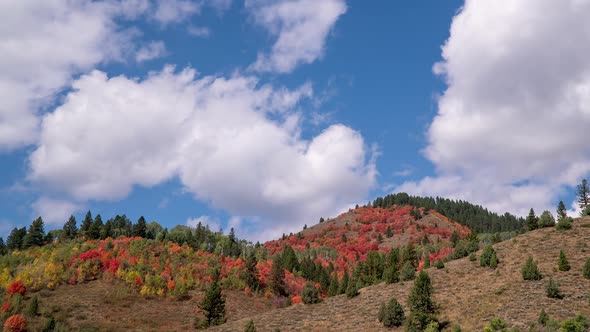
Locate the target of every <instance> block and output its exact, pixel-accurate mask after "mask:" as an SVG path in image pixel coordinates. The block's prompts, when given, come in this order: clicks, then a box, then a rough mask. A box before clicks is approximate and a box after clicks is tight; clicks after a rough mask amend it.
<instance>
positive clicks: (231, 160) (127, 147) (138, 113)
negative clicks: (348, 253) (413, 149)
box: [30, 67, 376, 232]
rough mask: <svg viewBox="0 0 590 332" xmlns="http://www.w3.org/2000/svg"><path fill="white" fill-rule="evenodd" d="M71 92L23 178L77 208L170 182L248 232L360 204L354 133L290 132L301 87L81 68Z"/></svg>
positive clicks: (358, 146)
mask: <svg viewBox="0 0 590 332" xmlns="http://www.w3.org/2000/svg"><path fill="white" fill-rule="evenodd" d="M72 86H73V91H72V92H71V93H69V94H68V95H67V98H66V101H65V103H64V104H63V105H61V106H59V107H58V108H57V109H56V110H55V111H54V112H53V113H51V114H48V115H46V116H45V118H44V119H43V123H42V131H41V138H40V143H39V146H38V148H37V149H36V150H35V151H34V152H33V153H32V155H31V158H30V165H31V173H30V179H31V180H32V181H34V182H35V183H38V184H41V185H44V186H47V187H50V188H51V189H54V190H60V191H62V192H64V193H66V194H68V195H71V196H72V197H74V198H75V199H77V200H79V201H85V200H91V199H93V200H116V199H121V198H124V197H126V196H127V195H128V194H129V193H130V192H131V190H132V189H133V187H134V186H136V185H140V186H144V187H151V186H154V185H156V184H159V183H162V182H163V181H166V180H168V179H171V178H173V177H178V178H179V179H180V181H181V182H182V184H183V185H184V186H185V189H186V191H188V192H190V193H192V194H193V195H194V196H195V197H196V198H197V199H199V200H202V201H206V202H208V203H210V204H211V205H212V206H213V207H215V208H219V209H223V210H225V211H228V212H229V213H230V214H232V215H236V216H244V217H259V219H256V220H258V221H259V222H258V224H257V227H256V229H257V230H260V229H267V228H272V229H274V230H275V231H276V228H278V227H279V226H281V227H284V228H285V229H291V230H296V229H299V228H300V227H301V226H303V224H305V223H310V222H311V221H314V220H317V218H319V216H322V215H323V216H327V215H334V214H335V213H337V212H339V211H341V209H343V208H345V207H348V206H349V205H351V204H354V203H357V202H358V201H359V200H361V199H365V196H366V194H367V191H368V190H369V189H370V188H371V187H372V186H373V184H374V182H375V176H376V170H375V163H374V160H372V159H371V151H369V150H368V149H367V147H366V145H365V143H364V140H363V138H362V136H361V135H360V133H358V132H356V131H354V130H353V129H351V128H349V127H346V126H343V125H332V126H330V127H328V128H326V129H325V130H324V131H323V132H321V133H320V134H319V135H317V136H315V137H312V138H310V139H303V138H302V137H301V136H300V132H301V126H300V123H301V115H300V114H299V113H298V112H297V108H298V107H299V105H300V103H301V101H302V100H303V99H309V98H311V96H312V87H311V85H310V84H304V85H302V86H301V87H299V88H297V89H295V90H288V89H284V88H274V87H271V86H269V85H261V84H260V83H259V82H258V80H257V79H255V78H253V77H244V76H234V77H230V78H222V77H213V76H206V77H202V78H197V76H196V72H195V71H194V70H193V69H190V68H187V69H184V70H181V71H178V72H177V71H175V70H174V68H173V67H166V68H165V69H164V70H163V71H161V72H154V73H151V74H150V75H149V76H148V77H147V78H145V79H143V80H140V79H130V78H127V77H124V76H118V77H111V78H109V77H107V75H106V74H105V73H103V72H100V71H93V72H92V73H90V74H89V75H85V76H82V77H81V78H80V79H78V80H76V81H75V82H74V83H73V85H72ZM276 232H278V231H276Z"/></svg>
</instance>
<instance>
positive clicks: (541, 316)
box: [537, 309, 550, 326]
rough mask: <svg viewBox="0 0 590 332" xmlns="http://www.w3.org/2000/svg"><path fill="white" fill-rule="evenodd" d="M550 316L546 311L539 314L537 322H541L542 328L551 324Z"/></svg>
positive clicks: (542, 310) (543, 310)
mask: <svg viewBox="0 0 590 332" xmlns="http://www.w3.org/2000/svg"><path fill="white" fill-rule="evenodd" d="M549 319H550V318H549V315H548V314H547V313H546V312H545V309H541V313H540V314H539V318H538V319H537V322H539V324H541V326H546V325H547V323H548V322H549Z"/></svg>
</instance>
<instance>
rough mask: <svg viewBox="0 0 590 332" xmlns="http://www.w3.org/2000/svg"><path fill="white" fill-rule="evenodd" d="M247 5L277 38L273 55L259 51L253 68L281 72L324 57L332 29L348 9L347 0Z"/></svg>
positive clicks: (250, 0) (266, 0)
mask: <svg viewBox="0 0 590 332" xmlns="http://www.w3.org/2000/svg"><path fill="white" fill-rule="evenodd" d="M246 8H247V9H248V10H249V11H250V12H251V13H252V16H253V17H254V21H255V22H256V23H257V24H259V25H261V26H262V27H264V28H265V29H266V30H268V31H269V32H270V33H271V34H272V35H273V36H276V38H277V40H276V42H275V43H274V45H273V47H272V50H271V52H270V54H259V55H258V58H257V59H256V62H255V63H254V64H252V69H254V70H256V71H262V72H264V71H273V72H281V73H286V72H291V71H293V69H295V67H296V66H297V65H299V64H309V63H312V62H314V61H315V60H316V59H318V58H319V57H321V56H322V55H323V53H324V45H325V43H326V38H327V37H328V34H329V33H330V30H331V29H332V27H333V26H334V25H335V24H336V21H337V20H338V18H339V17H340V16H341V15H343V14H344V13H345V12H346V9H347V7H346V3H345V2H344V0H323V1H316V0H295V1H292V0H281V1H271V0H247V1H246Z"/></svg>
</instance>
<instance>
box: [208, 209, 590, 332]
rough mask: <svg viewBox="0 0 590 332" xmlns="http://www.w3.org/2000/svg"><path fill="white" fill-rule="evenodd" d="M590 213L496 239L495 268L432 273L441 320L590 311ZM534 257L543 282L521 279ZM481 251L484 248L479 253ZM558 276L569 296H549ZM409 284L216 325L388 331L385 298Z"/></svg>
mask: <svg viewBox="0 0 590 332" xmlns="http://www.w3.org/2000/svg"><path fill="white" fill-rule="evenodd" d="M589 243H590V218H586V219H584V220H579V221H576V223H575V225H574V228H573V229H572V230H570V231H566V232H563V233H562V232H558V231H556V230H555V229H553V228H546V229H542V230H537V231H534V232H529V233H527V234H524V235H521V236H518V237H516V238H514V239H511V240H508V241H505V242H502V243H498V244H496V245H495V246H494V247H495V249H496V250H497V253H498V257H499V259H500V264H499V266H498V268H497V269H496V270H491V269H488V268H482V267H479V261H475V262H471V261H469V259H468V258H464V259H461V260H456V261H452V262H449V263H448V264H447V266H446V268H445V269H442V270H437V269H435V268H432V269H430V270H429V273H430V275H431V277H432V280H433V285H434V289H435V300H436V302H437V303H438V304H439V305H440V307H441V310H440V311H441V312H440V318H441V319H442V320H443V321H449V322H450V323H451V324H453V325H454V324H459V325H461V327H462V328H463V329H464V330H465V329H467V330H473V329H478V330H481V329H482V327H483V325H484V324H485V322H486V321H488V320H489V319H491V318H493V317H501V318H503V319H505V320H506V321H507V322H508V324H509V326H514V327H520V328H523V329H524V328H527V327H528V326H529V325H530V324H531V323H533V322H534V321H536V319H537V317H538V315H539V312H540V311H541V309H542V308H544V309H545V311H546V312H547V313H548V314H549V315H551V316H552V317H554V318H557V319H559V320H562V319H566V318H570V317H573V316H574V315H575V314H576V313H582V314H585V315H587V316H588V315H590V304H589V297H588V295H589V292H590V280H587V279H584V278H583V276H582V272H581V269H582V266H583V264H584V261H585V259H586V258H587V257H590V248H588V244H589ZM560 249H563V250H564V251H565V253H566V255H567V256H568V259H569V262H570V265H571V266H572V269H571V270H570V271H568V272H559V271H557V258H558V256H559V250H560ZM529 255H531V256H533V257H534V259H535V261H537V262H538V263H539V269H540V270H541V272H542V273H543V275H544V276H545V278H544V279H543V280H541V281H523V280H522V276H521V273H520V269H521V267H522V265H523V264H524V262H525V260H526V258H527V257H528V256H529ZM478 257H479V253H478ZM549 277H553V279H554V280H556V281H558V282H559V283H561V291H562V293H564V294H565V296H566V297H565V298H564V299H563V300H556V299H550V298H547V297H546V295H545V283H546V282H547V280H548V279H549ZM410 287H411V283H407V282H406V283H405V284H392V285H385V284H379V285H375V286H371V287H367V288H365V289H362V290H361V294H360V295H359V296H358V297H356V298H354V299H347V298H346V297H345V296H337V297H334V298H329V299H326V300H324V301H323V302H322V303H320V304H316V305H296V306H293V307H289V308H284V309H276V310H271V311H267V312H264V313H262V314H259V315H255V316H252V317H248V318H244V319H241V320H236V321H233V322H228V323H226V324H224V325H222V326H219V327H216V328H213V329H211V331H241V330H243V327H244V326H245V324H246V322H247V321H248V320H249V319H253V320H254V322H255V324H256V327H257V330H258V331H274V329H275V328H280V329H281V331H292V330H301V331H328V330H331V331H359V330H362V331H381V330H383V331H385V329H383V328H382V327H380V325H379V323H378V321H377V318H376V317H377V312H378V309H379V304H380V303H381V302H382V301H387V300H389V299H390V298H391V297H392V296H395V297H396V298H397V299H398V300H399V301H400V302H402V303H404V305H405V301H406V299H407V296H408V292H409V289H410Z"/></svg>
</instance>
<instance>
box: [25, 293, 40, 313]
mask: <svg viewBox="0 0 590 332" xmlns="http://www.w3.org/2000/svg"><path fill="white" fill-rule="evenodd" d="M27 315H28V316H29V317H36V316H38V315H39V296H37V294H35V295H34V296H33V298H32V299H31V303H29V307H28V308H27Z"/></svg>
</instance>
